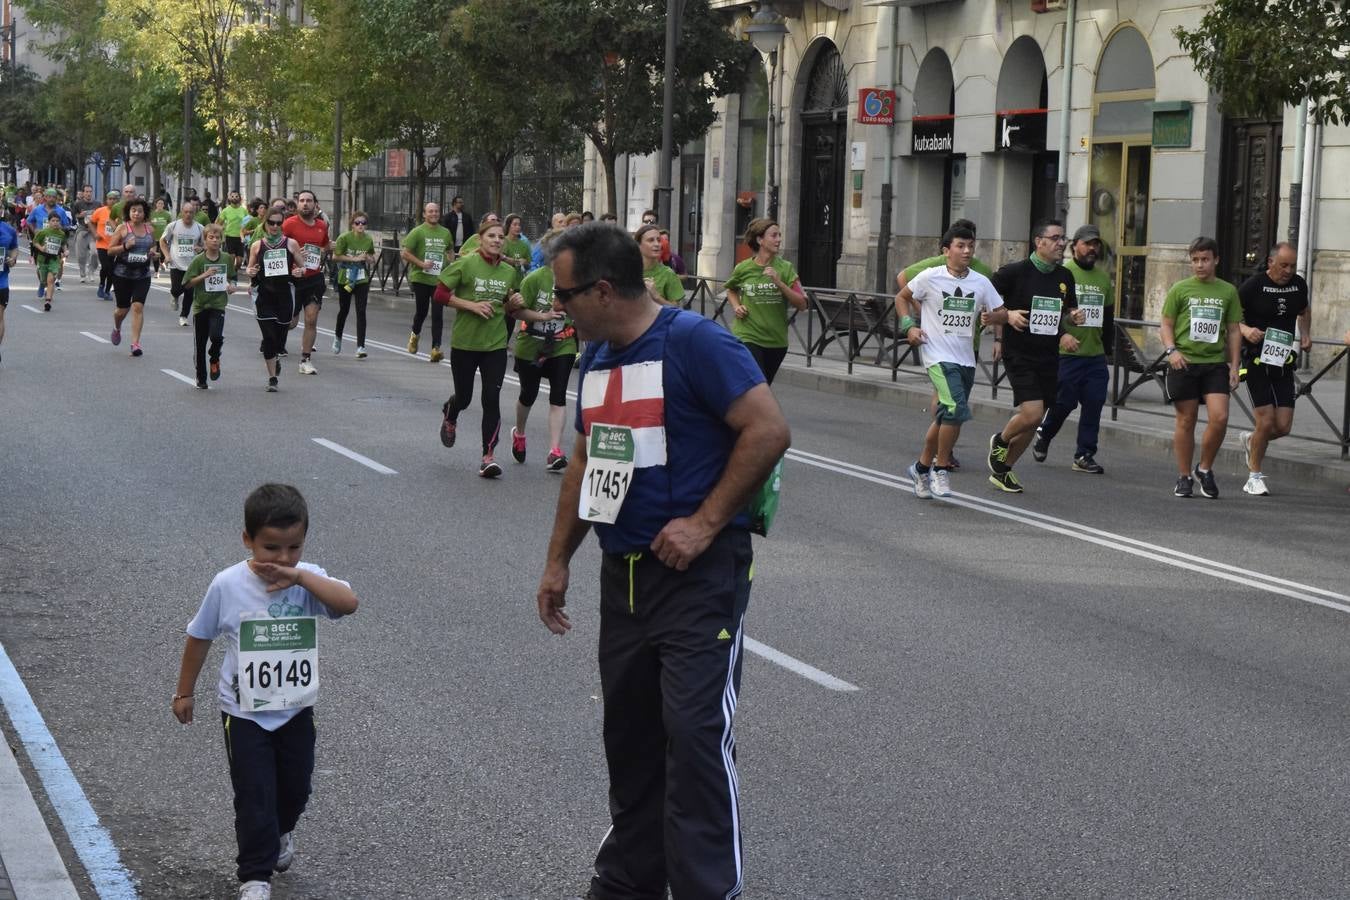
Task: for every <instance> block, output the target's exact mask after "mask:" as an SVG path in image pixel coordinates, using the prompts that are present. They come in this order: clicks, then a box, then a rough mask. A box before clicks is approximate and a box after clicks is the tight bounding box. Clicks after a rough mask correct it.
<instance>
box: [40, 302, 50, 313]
mask: <svg viewBox="0 0 1350 900" xmlns="http://www.w3.org/2000/svg"><path fill="white" fill-rule="evenodd" d="M42 311H43V312H51V311H52V301H50V300H48V301H47V302H46V303H44V304H42Z"/></svg>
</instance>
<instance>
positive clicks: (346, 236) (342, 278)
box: [333, 209, 375, 359]
mask: <svg viewBox="0 0 1350 900" xmlns="http://www.w3.org/2000/svg"><path fill="white" fill-rule="evenodd" d="M369 219H370V217H369V216H367V215H366V214H365V213H363V212H361V210H359V209H357V210H353V211H352V214H351V216H350V217H349V219H348V222H349V229H348V230H347V231H344V232H343V233H342V234H340V235H338V239H337V241H336V243H334V244H333V260H334V261H335V262H337V264H338V315H337V325H336V326H335V327H334V329H333V332H334V334H333V352H334V353H341V352H342V328H343V326H345V325H346V324H347V312H348V311H349V310H350V309H351V306H352V300H355V301H356V358H357V359H365V358H366V300H367V298H368V297H369V296H370V267H371V266H373V265H375V241H374V240H372V239H371V237H370V235H369V234H367V233H366V225H367V223H368V222H369Z"/></svg>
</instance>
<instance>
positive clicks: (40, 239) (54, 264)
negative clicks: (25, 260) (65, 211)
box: [32, 215, 66, 312]
mask: <svg viewBox="0 0 1350 900" xmlns="http://www.w3.org/2000/svg"><path fill="white" fill-rule="evenodd" d="M32 245H33V257H34V259H35V260H36V261H37V278H38V289H39V294H38V296H39V297H43V301H42V311H43V312H51V310H52V299H53V298H54V297H55V296H56V279H57V278H59V277H60V275H61V259H62V257H64V256H65V255H66V230H65V229H64V228H62V227H61V220H60V219H59V218H57V217H56V216H55V215H51V216H48V217H47V222H46V224H44V225H43V226H42V228H41V229H39V230H38V232H37V233H36V234H34V235H33V240H32ZM43 288H45V289H46V292H45V294H44V293H41V291H42V289H43Z"/></svg>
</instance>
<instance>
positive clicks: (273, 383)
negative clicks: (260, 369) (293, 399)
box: [267, 375, 277, 394]
mask: <svg viewBox="0 0 1350 900" xmlns="http://www.w3.org/2000/svg"><path fill="white" fill-rule="evenodd" d="M276 392H277V376H275V375H273V376H272V377H270V378H268V379H267V393H269V394H275V393H276Z"/></svg>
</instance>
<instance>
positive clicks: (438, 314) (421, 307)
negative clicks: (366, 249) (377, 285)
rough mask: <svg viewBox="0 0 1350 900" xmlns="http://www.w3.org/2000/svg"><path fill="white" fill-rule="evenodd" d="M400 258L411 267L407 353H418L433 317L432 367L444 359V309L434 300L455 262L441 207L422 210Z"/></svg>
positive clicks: (430, 204) (453, 247) (433, 206)
mask: <svg viewBox="0 0 1350 900" xmlns="http://www.w3.org/2000/svg"><path fill="white" fill-rule="evenodd" d="M399 257H400V258H401V259H402V260H403V261H404V262H405V263H407V264H408V284H410V285H411V286H412V292H413V301H414V308H413V320H412V331H411V332H409V334H408V352H409V353H416V352H417V347H418V344H419V342H420V341H421V340H422V325H423V323H425V322H426V320H427V313H428V312H430V313H431V356H430V359H431V361H432V362H433V363H438V362H440V361H441V360H442V359H444V358H445V355H444V354H443V353H441V333H442V331H443V329H444V327H445V307H444V306H442V305H441V304H439V303H435V304H433V303H432V302H431V296H432V294H434V293H435V292H436V285H437V284H438V283H439V279H440V277H441V270H443V269H444V268H445V267H446V266H448V265H450V261H451V260H453V259H454V258H455V246H454V238H453V237H452V236H451V234H450V230H449V229H448V228H446V227H444V226H443V225H441V207H440V204H438V203H428V204H427V205H426V206H424V207H422V224H421V225H418V226H417V227H416V228H414V229H413V230H412V231H410V232H408V235H407V237H405V238H404V239H403V249H402V250H400V251H399Z"/></svg>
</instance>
